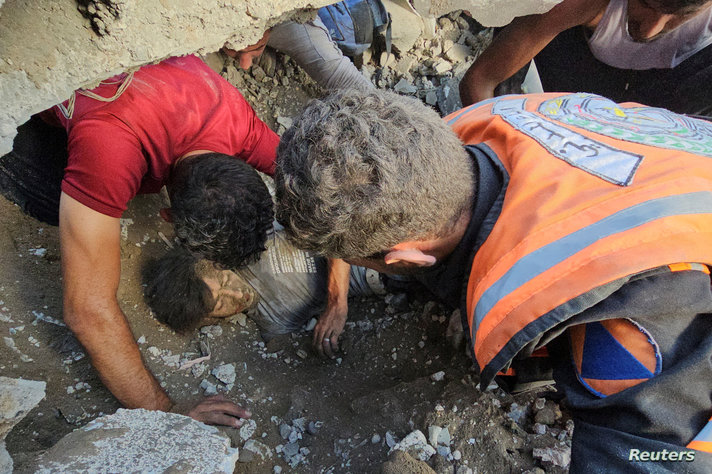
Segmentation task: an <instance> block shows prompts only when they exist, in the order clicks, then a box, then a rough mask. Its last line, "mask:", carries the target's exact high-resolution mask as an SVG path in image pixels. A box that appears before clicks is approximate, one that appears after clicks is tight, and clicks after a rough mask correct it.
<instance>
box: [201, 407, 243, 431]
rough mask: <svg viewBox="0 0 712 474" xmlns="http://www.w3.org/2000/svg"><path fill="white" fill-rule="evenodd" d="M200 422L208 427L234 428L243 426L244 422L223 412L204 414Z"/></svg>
mask: <svg viewBox="0 0 712 474" xmlns="http://www.w3.org/2000/svg"><path fill="white" fill-rule="evenodd" d="M200 421H202V422H203V423H206V424H208V425H223V426H232V427H233V428H239V427H240V426H242V420H240V419H239V418H235V417H234V416H230V415H226V414H225V413H221V412H212V411H211V412H207V413H203V416H202V417H201V419H200Z"/></svg>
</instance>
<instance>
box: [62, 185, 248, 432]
mask: <svg viewBox="0 0 712 474" xmlns="http://www.w3.org/2000/svg"><path fill="white" fill-rule="evenodd" d="M59 236H60V246H61V252H62V275H63V286H64V321H65V322H66V324H67V326H68V327H69V328H70V329H71V330H72V332H74V334H75V335H76V337H77V339H79V342H81V343H82V345H83V346H84V348H85V349H86V351H87V353H88V354H89V357H90V358H91V361H92V364H93V365H94V367H95V368H96V370H97V372H98V373H99V377H100V378H101V380H102V382H103V383H104V385H106V387H107V388H108V389H109V390H110V391H111V393H112V394H113V395H114V396H115V397H116V398H117V399H118V400H119V402H121V404H122V405H124V406H126V407H129V408H146V409H149V410H164V411H167V410H170V409H171V408H172V402H171V400H170V399H169V398H168V395H166V393H165V392H164V391H163V389H162V388H161V386H160V385H159V384H158V382H157V381H156V379H155V378H154V377H153V375H151V373H150V372H149V371H148V370H147V369H146V367H145V366H144V364H143V360H142V359H141V353H140V352H139V350H138V346H137V345H136V342H135V341H134V338H133V334H132V333H131V328H130V327H129V324H128V321H127V320H126V317H125V316H124V314H123V312H122V311H121V309H120V308H119V304H118V301H117V300H116V291H117V289H118V286H119V279H120V272H121V252H120V243H119V238H120V237H119V236H120V229H119V219H117V218H114V217H109V216H105V215H103V214H100V213H98V212H96V211H94V210H92V209H90V208H88V207H86V206H84V205H83V204H81V203H79V202H78V201H76V200H74V199H72V198H71V197H69V196H68V195H66V194H64V193H62V196H61V198H60V207H59ZM184 411H185V412H188V414H189V415H190V416H192V417H193V418H195V419H197V420H199V421H203V422H206V423H214V424H226V425H231V426H239V425H240V421H239V420H238V418H236V417H246V416H249V413H248V412H246V411H245V410H244V409H242V408H240V407H238V406H237V405H235V404H233V403H232V402H229V401H227V400H226V399H215V398H212V399H207V400H206V401H203V402H202V403H200V404H198V405H197V406H196V407H193V408H192V409H190V408H188V407H186V409H185V410H184Z"/></svg>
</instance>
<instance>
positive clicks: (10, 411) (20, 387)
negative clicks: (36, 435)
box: [0, 377, 47, 441]
mask: <svg viewBox="0 0 712 474" xmlns="http://www.w3.org/2000/svg"><path fill="white" fill-rule="evenodd" d="M46 385H47V384H45V383H44V382H39V381H34V380H23V379H11V378H8V377H0V441H2V440H4V439H5V436H6V435H7V434H8V433H9V432H10V430H11V429H12V427H13V426H15V425H16V424H17V423H19V422H20V420H22V419H23V418H24V417H25V415H27V414H28V413H29V412H30V410H32V409H33V408H34V407H35V406H36V405H37V404H38V403H39V402H40V401H41V400H42V399H43V398H44V396H45V387H46Z"/></svg>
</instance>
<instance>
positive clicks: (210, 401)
mask: <svg viewBox="0 0 712 474" xmlns="http://www.w3.org/2000/svg"><path fill="white" fill-rule="evenodd" d="M171 411H175V412H176V413H182V414H185V415H187V416H189V417H191V418H193V419H195V420H198V421H201V422H203V423H206V424H208V425H223V426H231V427H233V428H239V427H240V426H242V423H243V418H249V417H250V416H252V413H250V411H249V410H246V409H244V408H242V407H241V406H239V405H237V404H235V403H233V402H231V401H230V400H228V399H227V398H226V397H225V396H223V395H214V396H212V397H208V398H206V399H205V400H203V401H201V402H199V403H198V404H196V405H194V406H193V407H190V408H188V409H181V407H180V405H178V406H175V407H173V409H172V410H171Z"/></svg>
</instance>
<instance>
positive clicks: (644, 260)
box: [430, 94, 712, 472]
mask: <svg viewBox="0 0 712 474" xmlns="http://www.w3.org/2000/svg"><path fill="white" fill-rule="evenodd" d="M446 120H448V121H449V123H450V124H451V125H452V126H453V129H454V130H455V132H456V133H457V134H458V135H459V136H460V138H461V140H463V142H464V143H465V144H467V145H468V146H467V149H468V151H469V152H470V154H471V155H472V156H473V160H474V162H475V170H476V172H477V176H478V178H479V179H478V193H477V194H476V196H475V197H476V202H475V203H474V206H473V217H472V220H471V222H470V226H469V228H468V230H467V232H466V233H465V236H464V238H463V240H462V241H461V242H460V244H459V246H458V248H457V249H456V250H455V253H454V254H464V253H465V252H467V251H468V250H469V252H470V254H469V262H470V263H469V265H464V266H463V265H457V264H455V265H453V268H452V272H453V273H452V274H451V275H449V276H448V278H447V279H446V282H447V281H450V280H452V277H453V276H454V275H456V274H457V273H459V275H460V276H461V278H462V280H461V281H464V282H465V284H464V285H463V286H461V287H460V288H461V289H462V290H461V292H460V294H459V295H458V296H457V297H456V300H457V302H458V303H461V311H462V314H463V315H464V316H463V320H464V325H465V328H466V330H467V332H468V333H469V335H470V338H471V343H472V344H473V353H474V356H475V361H476V363H477V365H478V366H479V368H480V369H481V372H482V383H483V385H484V386H486V385H487V384H488V382H489V380H491V379H492V377H494V375H495V374H496V373H497V372H498V371H499V370H501V369H504V368H506V367H508V365H509V363H510V361H511V360H512V359H513V358H515V357H522V356H526V355H528V354H531V353H532V352H533V351H534V350H535V349H536V348H538V347H540V346H542V345H544V344H546V343H548V342H550V341H552V340H553V341H555V342H554V344H553V345H554V346H555V347H558V353H557V355H558V357H557V359H556V360H557V363H558V368H557V372H556V379H557V383H558V384H559V385H560V387H561V389H562V390H563V391H564V392H566V393H567V394H570V397H571V399H570V402H571V407H572V409H573V416H574V418H575V419H576V421H577V426H576V433H577V434H576V435H575V436H574V448H573V450H574V454H575V457H576V459H575V460H574V463H573V464H572V467H573V469H572V470H573V471H583V470H587V472H603V471H604V470H605V466H606V465H609V464H611V463H612V464H613V465H618V466H619V467H620V466H627V467H628V470H635V469H638V470H647V471H650V470H655V469H662V468H663V467H664V466H666V465H665V464H664V463H663V464H657V463H653V464H650V463H646V462H640V463H638V462H634V461H633V462H631V461H629V460H628V456H629V451H630V450H631V449H641V450H661V451H662V450H663V449H668V450H670V449H673V450H676V451H679V452H682V451H690V449H687V448H685V446H687V445H688V443H690V442H691V441H692V440H693V438H694V437H695V436H696V435H697V434H698V433H701V432H702V430H703V427H704V426H705V425H706V422H707V420H708V419H709V417H710V414H712V402H711V401H710V397H709V393H710V380H712V292H711V291H710V277H709V269H708V267H707V265H709V264H712V250H710V249H709V245H708V242H709V238H710V233H712V171H710V167H709V160H710V159H711V158H712V148H710V147H709V145H708V144H709V142H710V139H711V138H712V125H710V124H709V123H707V122H704V121H701V120H694V119H690V118H685V117H681V116H677V115H675V114H672V113H669V112H667V111H660V110H656V109H650V108H646V107H635V105H634V104H621V105H616V104H614V103H612V102H610V101H609V100H606V99H604V98H601V97H596V96H591V95H587V94H572V95H561V94H543V95H538V96H524V97H522V96H519V97H514V96H511V97H506V98H502V99H499V100H496V99H495V100H490V101H486V102H482V103H480V104H476V105H475V106H472V107H469V108H466V109H463V110H462V111H459V112H456V113H454V114H452V115H451V116H449V117H447V118H446ZM571 125H575V126H573V127H572V126H571ZM513 150H516V153H513ZM683 150H686V151H683ZM479 188H482V189H483V191H481V192H480V191H479ZM482 200H484V202H481V201H482ZM536 203H538V204H536ZM458 252H459V253H458ZM450 260H452V259H449V260H448V261H446V262H445V263H446V264H447V263H448V262H449V261H450ZM457 261H458V259H455V263H456V262H457ZM685 262H693V263H690V264H688V263H685ZM696 262H700V263H704V264H707V265H701V264H700V263H696ZM433 271H440V273H441V274H445V275H447V272H446V271H443V270H442V269H433ZM430 285H438V280H437V278H434V279H431V280H430ZM449 286H450V287H451V288H454V286H453V285H449ZM450 294H451V298H455V294H456V293H454V292H453V290H450ZM643 300H644V301H643ZM661 399H666V400H667V401H666V402H665V403H660V404H656V403H652V404H651V403H648V401H645V402H644V400H661ZM660 409H662V410H663V413H659V411H660ZM665 410H668V411H665ZM622 419H626V420H627V422H626V423H623V422H621V421H620V420H622ZM673 421H674V423H673ZM593 439H597V441H596V444H595V446H596V447H595V448H591V446H593V443H592V440H593ZM614 439H615V442H614V443H611V442H610V441H609V440H614ZM594 453H595V454H594ZM694 453H695V456H694V458H695V461H694V462H692V463H689V462H686V463H685V464H684V465H680V464H679V463H673V467H674V466H678V467H677V468H678V469H686V470H688V471H690V472H709V470H710V469H711V468H712V455H710V454H708V453H703V452H702V451H694ZM676 462H677V461H676ZM668 468H670V466H668Z"/></svg>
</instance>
